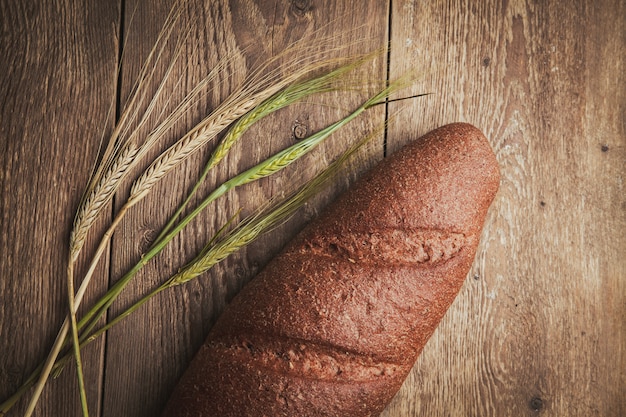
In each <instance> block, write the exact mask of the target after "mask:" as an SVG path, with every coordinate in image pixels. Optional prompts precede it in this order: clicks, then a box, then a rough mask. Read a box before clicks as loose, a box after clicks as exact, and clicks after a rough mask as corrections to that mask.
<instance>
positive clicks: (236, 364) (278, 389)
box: [164, 123, 500, 417]
mask: <svg viewBox="0 0 626 417" xmlns="http://www.w3.org/2000/svg"><path fill="white" fill-rule="evenodd" d="M499 180H500V177H499V170H498V164H497V162H496V159H495V156H494V154H493V151H492V150H491V148H490V146H489V143H488V142H487V139H486V138H485V137H484V136H483V135H482V133H480V131H478V130H477V129H476V128H475V127H473V126H471V125H468V124H464V123H455V124H450V125H447V126H444V127H441V128H439V129H437V130H434V131H432V132H430V133H428V134H426V135H425V136H423V137H422V138H420V139H418V140H417V141H415V142H413V143H411V144H409V145H407V146H406V147H404V148H403V149H401V150H400V151H398V152H397V153H395V154H394V155H392V156H391V157H389V158H386V159H385V160H383V162H381V163H380V164H379V165H377V166H376V167H375V168H374V169H372V170H370V171H369V172H368V173H367V174H366V175H364V176H363V178H362V179H360V180H359V181H357V183H356V184H355V185H354V187H353V188H352V189H351V190H350V191H348V192H347V193H345V194H344V195H343V196H342V197H340V198H339V199H338V200H337V201H336V202H335V203H333V204H331V206H330V207H329V208H328V209H327V210H325V211H324V212H323V213H322V214H321V215H320V217H319V218H317V219H316V220H315V221H313V222H312V223H311V224H310V225H309V226H307V227H306V228H305V229H304V230H303V231H302V232H301V233H300V234H299V235H298V236H297V237H296V238H295V239H294V240H293V241H292V242H291V243H290V244H289V245H287V247H286V248H285V249H284V250H283V251H282V252H281V253H280V254H279V255H278V256H277V257H276V258H275V259H273V260H272V261H271V262H270V263H269V264H268V265H267V267H266V268H265V269H264V270H263V271H262V272H261V273H260V274H259V275H258V276H257V277H255V278H254V279H253V280H252V281H251V282H250V283H249V284H248V285H247V286H246V287H245V288H244V289H243V290H242V291H241V292H240V294H238V295H237V296H236V297H235V298H234V299H233V301H232V302H231V304H230V305H229V306H228V307H227V308H226V311H225V312H224V313H223V315H222V316H221V317H220V318H219V319H218V321H217V323H216V324H215V326H214V328H213V329H212V330H211V332H210V334H209V336H208V338H207V340H206V343H205V344H204V345H203V346H202V348H201V349H200V351H199V352H198V354H197V355H196V357H195V358H194V360H193V362H192V363H191V365H190V367H189V369H188V370H187V372H186V373H185V374H184V375H183V377H182V380H181V381H180V383H179V384H178V386H177V387H176V389H175V391H174V393H173V395H172V397H171V399H170V401H169V403H168V405H167V407H166V410H165V413H164V415H165V416H168V417H172V416H177V417H187V416H233V417H243V416H267V417H275V416H294V417H295V416H299V417H300V416H338V417H349V416H375V415H378V414H380V412H381V411H382V410H383V409H384V408H385V406H386V405H387V404H388V403H389V402H390V401H391V399H392V398H393V396H394V395H395V394H396V392H397V391H398V390H399V388H400V386H401V384H402V383H403V381H404V379H405V378H406V376H407V374H408V372H409V371H410V370H411V367H412V366H413V364H414V363H415V361H416V359H417V356H418V355H419V353H420V352H421V350H422V348H423V347H424V345H425V344H426V341H427V340H428V338H429V337H430V336H431V335H432V333H433V331H434V330H435V328H436V327H437V325H438V323H439V321H440V320H441V318H442V317H443V315H444V314H445V312H446V310H447V309H448V307H449V306H450V304H451V303H452V301H453V300H454V298H455V297H456V295H457V293H458V291H459V289H460V288H461V286H462V284H463V281H464V279H465V277H466V275H467V273H468V271H469V269H470V267H471V265H472V262H473V259H474V255H475V252H476V248H477V245H478V242H479V237H480V233H481V229H482V226H483V222H484V220H485V216H486V213H487V209H488V208H489V205H490V204H491V202H492V200H493V198H494V196H495V194H496V191H497V189H498V185H499Z"/></svg>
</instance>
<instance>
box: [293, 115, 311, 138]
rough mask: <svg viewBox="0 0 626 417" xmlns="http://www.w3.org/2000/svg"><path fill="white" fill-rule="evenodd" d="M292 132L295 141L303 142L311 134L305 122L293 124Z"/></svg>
mask: <svg viewBox="0 0 626 417" xmlns="http://www.w3.org/2000/svg"><path fill="white" fill-rule="evenodd" d="M291 131H292V133H293V137H294V139H296V140H302V139H304V138H306V136H307V134H308V133H309V128H308V126H307V125H306V124H305V123H304V122H301V121H300V120H296V121H295V122H294V124H293V128H292V129H291Z"/></svg>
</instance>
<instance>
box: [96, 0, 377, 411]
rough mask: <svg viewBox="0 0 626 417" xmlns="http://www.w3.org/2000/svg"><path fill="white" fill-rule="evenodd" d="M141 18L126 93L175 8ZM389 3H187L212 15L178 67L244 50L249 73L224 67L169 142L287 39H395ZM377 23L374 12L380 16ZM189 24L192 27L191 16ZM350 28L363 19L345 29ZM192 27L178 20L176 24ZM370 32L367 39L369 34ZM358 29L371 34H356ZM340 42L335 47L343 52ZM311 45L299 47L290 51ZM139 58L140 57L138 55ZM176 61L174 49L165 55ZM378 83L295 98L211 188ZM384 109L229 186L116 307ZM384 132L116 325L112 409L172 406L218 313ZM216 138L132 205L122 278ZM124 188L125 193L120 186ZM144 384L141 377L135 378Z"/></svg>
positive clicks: (109, 394) (373, 154)
mask: <svg viewBox="0 0 626 417" xmlns="http://www.w3.org/2000/svg"><path fill="white" fill-rule="evenodd" d="M135 7H136V8H137V11H136V12H135V13H134V16H136V17H135V19H136V20H134V21H133V22H132V23H130V24H126V27H127V28H128V30H127V32H126V35H125V38H126V41H125V45H126V46H125V48H126V53H127V54H128V55H127V56H128V57H129V58H128V59H130V60H132V61H131V62H129V63H128V64H125V67H124V71H123V78H122V86H121V89H122V96H125V95H126V94H127V91H129V89H130V86H131V85H132V82H133V78H134V76H135V74H136V73H137V69H138V67H139V65H140V63H141V59H142V57H143V56H145V55H146V54H147V51H148V50H149V48H150V46H151V44H152V42H154V39H155V38H156V33H157V32H158V30H159V27H160V25H161V23H162V21H163V20H164V18H165V14H166V13H167V10H168V7H169V4H168V2H139V3H137V5H135V2H127V10H128V11H127V13H126V15H127V18H128V19H129V18H130V16H131V15H132V13H130V11H131V10H133V9H134V8H135ZM387 13H388V10H387V4H386V3H385V2H379V1H373V0H372V1H368V2H365V3H364V4H363V7H361V8H359V9H358V10H353V9H352V7H351V4H350V2H333V1H322V0H320V1H303V2H276V1H251V0H237V1H230V2H225V1H220V2H190V4H189V5H188V6H186V8H185V12H184V15H183V19H184V20H183V21H186V20H185V19H194V18H198V19H199V21H200V22H202V26H201V27H199V28H197V29H196V28H194V29H193V30H192V31H191V36H190V37H189V43H188V44H187V45H186V46H185V49H184V51H185V53H184V54H183V55H184V60H182V61H181V63H180V65H177V67H176V68H175V70H174V71H175V73H176V74H181V73H183V72H184V73H185V79H184V83H185V84H184V86H185V87H187V88H189V87H190V86H193V85H194V82H197V81H198V80H199V79H200V78H201V77H202V76H203V75H204V74H205V73H206V70H207V68H211V67H212V66H213V65H215V64H216V62H217V61H218V60H219V59H223V58H224V57H225V56H229V55H230V54H234V56H236V59H235V64H234V65H236V66H237V70H238V73H237V74H236V76H235V80H232V79H227V78H225V77H224V76H223V77H222V79H221V83H219V88H218V89H217V90H216V91H215V92H214V93H212V94H211V95H209V96H207V97H206V98H205V99H203V100H202V102H201V103H199V105H198V106H197V107H194V109H193V110H192V111H191V112H190V114H189V116H188V117H186V118H185V119H184V120H183V121H182V122H181V123H180V125H179V126H176V127H175V128H174V131H173V132H172V135H171V137H170V138H168V139H167V140H166V141H165V142H171V141H172V140H174V139H175V138H176V137H177V136H179V135H180V134H181V133H183V132H185V131H186V129H189V127H190V126H191V125H192V124H193V123H194V122H195V121H197V120H198V119H199V118H200V117H202V116H204V115H206V114H207V112H208V111H209V110H210V109H211V108H214V107H215V106H216V105H217V103H218V102H219V101H221V100H223V99H224V98H225V97H226V95H227V94H229V92H230V91H231V90H232V89H233V83H234V81H236V80H237V79H240V78H241V77H242V76H244V75H245V74H246V73H247V72H249V71H251V70H253V69H254V68H255V65H258V63H259V62H263V61H264V60H265V59H267V58H268V57H270V56H275V55H277V54H279V53H280V52H281V51H282V50H283V49H284V48H285V47H286V46H287V45H289V44H291V43H293V42H295V41H297V40H298V39H300V38H302V37H306V36H311V35H313V33H314V32H315V33H317V35H318V36H331V35H333V36H335V35H340V36H337V37H336V39H335V40H334V41H333V42H332V43H331V45H332V46H334V47H337V46H343V45H350V44H351V43H355V45H354V46H353V47H347V48H344V49H343V51H342V52H341V54H342V55H346V54H354V53H363V52H367V51H369V50H372V49H375V48H379V47H381V46H384V45H385V42H386V39H387V33H386V31H387V21H386V16H387ZM367 23H371V24H370V25H368V24H367ZM182 27H183V28H184V27H188V26H186V25H185V24H183V25H182ZM346 28H354V29H351V30H350V31H349V32H348V33H346V34H341V33H343V31H344V30H345V29H346ZM180 31H181V29H180V28H177V29H176V32H177V33H181V32H180ZM364 39H365V41H363V40H364ZM356 41H359V42H358V43H356ZM337 54H338V52H337V51H332V50H328V56H329V57H330V56H333V55H335V56H336V55H337ZM295 58H302V57H293V56H288V57H287V58H286V59H295ZM127 62H128V61H127ZM165 62H167V61H165ZM386 67H387V66H386V63H385V57H384V56H382V57H381V58H379V59H377V60H376V61H373V62H372V63H371V64H368V65H367V67H366V68H365V69H364V70H363V72H361V73H360V77H362V79H367V80H379V81H383V83H384V80H385V77H386ZM374 91H375V90H374V88H373V87H372V88H369V89H366V91H365V92H362V93H358V92H355V93H344V94H333V95H330V96H329V97H326V98H325V99H324V100H325V101H324V102H325V103H329V104H331V105H329V106H326V107H324V106H320V105H319V104H318V103H315V102H313V103H309V104H303V105H299V106H295V107H293V108H289V109H285V110H284V111H281V112H280V113H279V114H276V115H273V116H271V117H269V118H268V119H266V120H264V121H262V122H260V123H259V124H258V125H257V126H256V127H255V128H254V129H253V130H252V131H250V132H249V134H248V135H247V136H246V138H245V139H244V142H243V143H241V144H240V145H238V146H237V147H236V148H235V149H234V150H233V152H232V154H231V156H229V157H228V159H227V160H226V161H225V164H224V165H223V166H221V167H219V169H218V170H217V171H216V173H215V174H213V176H211V177H210V178H209V180H208V184H207V187H206V189H204V190H203V193H206V192H207V190H208V189H210V188H211V187H214V186H215V184H217V183H219V181H223V180H224V179H226V178H228V177H231V176H233V175H234V174H235V173H238V172H241V171H242V170H243V169H245V168H248V167H250V166H251V165H253V164H254V163H256V162H257V161H259V160H260V159H262V158H265V157H267V156H269V155H271V154H272V153H275V152H277V151H278V150H280V149H283V148H284V147H286V146H288V145H290V144H293V143H294V142H295V138H294V133H293V129H294V126H295V125H298V126H299V127H300V128H302V127H303V126H306V130H307V131H308V132H314V131H316V130H318V129H321V128H322V127H324V126H326V125H328V124H330V123H331V122H332V121H335V120H337V118H338V117H340V116H341V115H345V114H346V112H347V111H349V110H351V109H353V108H354V107H356V106H357V103H359V102H360V101H361V100H363V99H364V98H365V97H366V96H367V94H371V93H373V92H374ZM181 94H182V93H181V90H179V89H176V90H173V91H169V90H168V93H167V97H169V96H174V97H181ZM383 120H384V108H382V106H381V107H380V108H376V109H373V110H372V111H371V112H370V113H369V114H368V118H366V119H362V121H361V122H360V123H359V124H353V125H351V126H350V127H349V129H348V130H346V131H344V133H342V134H339V135H336V136H334V137H333V138H332V142H329V143H326V144H324V145H323V147H322V148H321V149H320V151H319V152H316V153H315V154H313V155H312V156H311V157H310V158H307V159H306V160H305V161H303V162H302V163H299V164H297V166H296V167H294V168H290V169H289V170H288V171H287V173H286V174H285V175H281V176H278V177H272V178H271V179H268V180H263V181H261V182H260V183H259V184H254V185H251V186H246V187H243V188H242V189H240V190H237V191H236V192H233V193H229V194H228V196H227V198H225V199H222V200H220V201H219V202H217V204H215V205H213V206H211V207H210V208H209V210H208V211H207V212H206V214H205V215H203V216H202V217H201V218H199V219H198V221H194V222H193V223H192V224H190V225H189V227H188V228H187V229H186V231H185V232H184V233H183V235H182V236H181V237H180V238H177V239H175V240H174V241H173V242H172V243H171V245H169V246H168V247H167V248H166V249H165V251H164V253H163V254H162V256H160V257H158V259H156V262H153V263H150V264H149V265H147V266H146V267H145V268H144V270H143V272H142V273H140V274H139V275H138V276H137V277H136V280H135V281H134V282H133V284H131V286H130V287H129V288H128V291H127V292H125V293H124V294H123V295H122V296H121V297H120V300H119V303H117V304H116V305H115V306H114V308H113V314H115V313H116V312H119V311H120V310H121V309H122V308H123V307H124V306H127V305H128V304H129V303H131V302H132V301H133V300H136V299H137V298H138V297H139V296H140V295H142V294H144V293H145V292H146V291H147V290H148V289H150V288H152V287H153V286H154V285H156V284H157V283H159V282H162V281H163V280H164V279H166V278H167V277H169V276H170V275H171V274H172V273H173V272H175V271H176V269H177V268H178V267H180V265H181V264H182V263H184V262H185V261H186V260H188V259H190V258H191V257H192V256H193V255H194V254H195V253H197V251H198V250H199V249H200V248H201V247H202V245H204V244H205V243H206V239H207V236H209V234H210V233H211V232H212V231H215V230H216V229H217V228H218V227H219V226H221V225H222V224H223V223H224V222H225V221H226V220H227V219H228V218H229V217H230V216H232V215H234V214H235V213H236V212H237V210H239V209H240V208H241V209H243V212H242V214H241V217H243V216H244V215H246V214H249V213H252V212H253V211H254V209H255V207H258V206H259V205H260V204H264V203H266V202H267V200H268V198H270V197H271V196H273V195H276V194H277V193H280V192H281V191H283V190H285V189H286V188H288V187H290V186H292V185H293V183H294V180H300V179H303V178H307V177H310V175H312V173H313V172H314V171H315V170H317V169H318V168H319V167H321V166H324V165H325V164H326V163H328V162H329V161H330V160H332V158H334V156H335V155H337V154H338V153H339V152H340V151H341V150H343V149H345V148H346V146H347V144H348V143H350V142H353V141H354V140H356V139H357V138H358V137H359V136H360V133H361V132H365V131H367V130H369V129H372V128H373V127H374V126H379V125H381V124H382V122H383ZM382 150H383V146H382V135H380V136H379V138H378V139H377V140H375V141H374V143H373V144H372V146H371V147H370V148H369V149H366V150H365V152H364V153H363V154H362V155H361V156H360V159H358V160H357V161H356V162H355V163H354V164H355V165H354V166H353V167H352V171H351V172H352V173H351V174H348V175H346V177H345V179H343V180H340V181H338V182H337V184H336V185H334V186H333V187H331V189H329V190H328V191H327V192H326V193H325V194H324V196H323V197H322V198H321V199H319V200H318V201H317V202H316V203H314V204H311V205H310V206H309V207H308V208H307V210H304V212H303V213H301V214H300V215H299V216H297V217H296V219H294V220H293V221H292V222H290V223H289V225H288V226H286V227H282V228H279V229H278V230H276V231H275V233H273V234H271V235H269V236H267V237H265V238H263V239H261V240H260V241H259V242H257V243H256V244H254V245H253V246H251V247H250V248H248V249H247V250H245V251H243V252H242V253H240V254H239V255H238V256H235V257H232V258H230V259H228V260H227V261H226V262H225V263H224V264H222V265H220V266H218V267H216V268H214V270H213V271H212V272H211V273H209V274H206V276H204V277H202V278H199V279H198V280H196V281H194V282H192V283H189V284H186V285H185V286H182V287H177V288H175V289H174V290H172V291H168V292H165V293H162V294H160V295H159V296H158V297H157V298H156V299H154V300H153V302H150V303H149V304H147V305H146V306H144V308H142V309H141V310H139V311H138V312H136V313H135V314H134V315H133V316H132V317H131V318H130V319H129V320H127V321H125V322H123V323H121V324H119V325H118V326H116V327H115V328H113V329H112V330H111V331H110V332H109V334H108V336H107V358H106V372H105V374H106V381H105V387H104V400H103V401H104V407H103V410H104V413H103V415H104V416H118V415H133V416H152V415H156V414H158V411H159V410H160V409H161V408H162V407H163V406H164V403H165V401H166V400H167V397H168V394H169V392H170V391H171V389H172V388H173V386H174V384H175V382H176V381H177V379H178V377H179V376H180V374H181V373H182V372H183V371H184V369H185V367H186V365H187V364H188V363H189V361H190V359H191V357H192V355H193V354H194V352H195V351H196V350H197V349H198V347H199V345H200V344H201V343H202V341H203V340H204V338H205V336H206V334H207V333H208V330H209V329H210V327H211V325H212V323H213V322H214V320H215V318H216V317H217V315H218V314H219V312H220V311H221V310H222V309H223V307H224V305H225V304H226V302H227V301H228V300H229V299H230V298H231V297H232V296H233V295H234V294H235V293H236V292H237V291H238V290H239V288H241V286H242V285H244V283H245V282H246V281H247V280H248V279H250V278H251V277H252V276H253V275H254V273H255V272H256V271H258V269H259V268H261V267H262V265H263V264H264V263H265V262H267V260H268V259H269V258H270V257H271V256H272V255H273V254H275V253H276V252H277V251H278V250H279V249H280V247H281V246H282V245H283V244H284V243H285V242H286V241H287V240H288V239H289V238H290V237H291V236H293V234H294V233H295V232H296V231H297V230H298V228H299V227H300V226H301V225H302V223H303V221H305V220H306V218H310V216H312V215H314V214H315V211H316V207H319V206H320V205H321V204H324V202H327V201H328V199H329V198H332V196H334V195H335V194H337V192H338V191H340V190H341V189H344V188H345V187H346V185H347V183H349V182H350V180H351V179H353V178H354V176H355V175H356V173H358V172H359V170H362V169H364V168H365V167H366V166H368V165H370V164H371V163H372V162H373V160H375V159H379V158H381V157H382ZM206 152H207V150H206V149H205V150H203V151H202V152H201V153H199V154H198V155H197V156H194V157H192V159H191V160H190V161H189V162H188V163H185V164H184V166H183V167H182V168H181V169H180V170H178V171H176V173H175V174H173V175H172V176H169V177H168V178H166V179H165V181H164V182H163V183H161V184H159V186H158V187H157V188H156V189H155V190H154V192H153V193H152V194H151V195H150V196H149V197H148V198H147V199H146V200H145V201H144V202H142V203H140V206H138V207H137V208H136V209H134V210H132V211H131V212H129V214H128V215H127V218H126V220H125V221H124V222H123V223H122V224H121V226H120V230H119V231H118V233H117V235H116V237H115V239H114V244H113V256H112V278H113V280H116V279H118V278H119V277H120V275H121V274H122V273H123V272H124V271H125V270H126V269H127V268H128V267H129V266H130V265H132V264H133V262H136V261H137V260H138V259H139V257H140V256H141V254H142V252H144V251H145V250H146V247H147V246H146V245H147V242H148V241H149V239H150V238H153V237H154V236H155V234H156V232H157V231H158V229H159V228H160V227H161V225H162V224H163V223H164V222H165V220H166V216H168V215H169V214H170V213H171V212H172V211H173V210H174V207H175V206H176V205H177V204H178V203H179V202H180V200H181V195H182V193H183V192H184V191H185V190H187V189H188V188H189V187H190V186H191V185H192V184H193V182H194V181H195V178H196V176H197V175H198V172H199V171H200V169H201V167H202V165H203V163H204V162H205V160H206V158H207V156H206ZM119 198H120V199H123V198H124V193H123V192H122V193H120V196H119ZM128 387H133V389H128Z"/></svg>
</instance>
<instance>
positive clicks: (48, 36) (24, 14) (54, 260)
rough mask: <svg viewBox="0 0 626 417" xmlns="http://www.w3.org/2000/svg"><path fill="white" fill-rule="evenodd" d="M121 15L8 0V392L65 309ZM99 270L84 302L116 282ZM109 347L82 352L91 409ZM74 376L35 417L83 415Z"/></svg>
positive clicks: (2, 262)
mask: <svg viewBox="0 0 626 417" xmlns="http://www.w3.org/2000/svg"><path fill="white" fill-rule="evenodd" d="M118 21H119V5H118V4H117V2H109V4H107V5H104V4H103V3H101V2H92V3H91V4H88V5H83V4H78V3H74V2H21V1H3V2H0V27H1V28H2V35H1V36H2V38H1V39H2V42H1V43H0V54H1V55H2V60H0V61H1V62H0V100H1V101H0V103H1V105H0V193H1V196H2V198H1V199H0V230H1V231H2V232H1V233H0V306H1V307H0V397H1V398H2V399H4V398H5V397H7V396H8V395H10V394H12V392H13V391H14V390H15V389H16V388H17V387H18V386H19V385H20V383H21V382H22V381H23V380H25V379H26V377H27V376H28V375H29V373H30V372H31V371H32V370H33V369H34V367H35V366H36V365H37V363H39V361H40V360H42V359H43V358H44V357H45V355H46V354H47V352H48V349H50V347H51V345H52V342H53V340H54V337H55V336H56V331H57V328H58V327H59V326H60V325H61V322H62V320H63V317H64V316H65V314H66V312H67V307H66V305H67V291H66V279H65V268H66V259H67V257H68V239H69V230H70V227H71V224H72V220H73V216H74V208H75V207H76V206H77V204H78V201H79V199H80V197H81V193H82V189H83V187H84V186H85V184H86V181H87V178H88V175H89V170H90V169H91V166H92V165H93V163H94V161H95V158H96V156H97V150H98V141H99V140H100V136H101V134H102V132H103V130H108V129H110V127H111V123H110V122H107V112H108V111H109V109H110V107H111V105H112V104H114V103H115V79H116V75H115V74H116V66H117V53H118V52H117V51H118V46H117V31H118V29H119V28H118ZM79 115H80V117H79ZM98 228H99V227H96V229H98ZM100 228H101V227H100ZM90 247H91V248H93V242H91V243H88V244H87V247H86V249H85V251H86V252H88V251H89V248H90ZM102 272H104V270H101V271H100V277H99V279H97V280H96V281H95V283H94V286H93V287H92V289H91V290H90V291H89V292H88V294H87V296H86V300H85V301H86V302H93V298H94V297H93V296H94V294H97V293H99V292H101V291H102V288H103V287H105V286H106V285H108V278H107V277H106V275H103V274H102ZM102 354H103V346H102V344H101V343H100V344H94V345H93V346H91V347H90V348H89V349H88V350H86V351H85V354H84V360H85V363H87V364H89V366H88V368H87V372H86V381H87V385H88V394H89V399H90V403H89V405H90V409H91V410H93V411H94V413H93V415H98V410H99V408H100V396H99V393H100V391H101V386H102V385H101V384H102V363H101V362H102ZM75 381H76V377H75V371H74V368H73V367H69V368H68V369H67V370H66V371H65V372H64V373H63V374H62V376H61V377H60V378H59V379H57V380H56V381H55V382H54V383H51V384H49V386H48V388H47V389H46V390H45V391H44V394H43V397H42V400H41V404H40V405H39V407H38V408H37V410H36V414H35V415H38V416H51V415H76V414H77V413H79V410H80V406H79V402H78V391H77V384H76V382H75ZM25 405H26V404H25V403H20V404H19V405H18V407H16V408H15V409H14V413H13V414H10V415H20V414H21V413H23V411H24V410H25Z"/></svg>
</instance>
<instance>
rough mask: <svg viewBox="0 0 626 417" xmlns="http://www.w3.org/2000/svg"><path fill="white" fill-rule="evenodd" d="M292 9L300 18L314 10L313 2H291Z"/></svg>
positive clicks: (300, 0)
mask: <svg viewBox="0 0 626 417" xmlns="http://www.w3.org/2000/svg"><path fill="white" fill-rule="evenodd" d="M291 7H292V10H293V11H294V13H295V14H297V15H299V16H303V15H304V14H306V13H307V12H308V11H310V10H311V9H312V8H313V7H312V5H311V0H291Z"/></svg>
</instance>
